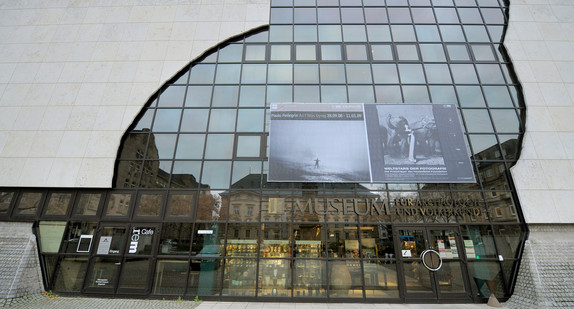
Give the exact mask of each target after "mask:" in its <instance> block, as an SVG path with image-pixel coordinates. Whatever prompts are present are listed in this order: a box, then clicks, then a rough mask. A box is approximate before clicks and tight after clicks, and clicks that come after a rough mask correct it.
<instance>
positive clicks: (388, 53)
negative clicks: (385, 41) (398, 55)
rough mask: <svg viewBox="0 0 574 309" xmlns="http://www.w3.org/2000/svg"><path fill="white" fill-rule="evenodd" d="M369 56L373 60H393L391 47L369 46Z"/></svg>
mask: <svg viewBox="0 0 574 309" xmlns="http://www.w3.org/2000/svg"><path fill="white" fill-rule="evenodd" d="M371 56H372V57H373V60H389V61H391V60H393V50H392V48H391V45H371Z"/></svg>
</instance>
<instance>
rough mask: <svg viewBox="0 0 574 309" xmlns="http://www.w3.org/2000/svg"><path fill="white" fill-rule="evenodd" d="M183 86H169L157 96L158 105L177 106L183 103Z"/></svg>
mask: <svg viewBox="0 0 574 309" xmlns="http://www.w3.org/2000/svg"><path fill="white" fill-rule="evenodd" d="M184 96H185V86H171V87H168V88H167V89H165V90H164V92H162V93H161V94H160V96H159V101H158V103H157V106H158V107H179V106H182V104H183V97H184Z"/></svg>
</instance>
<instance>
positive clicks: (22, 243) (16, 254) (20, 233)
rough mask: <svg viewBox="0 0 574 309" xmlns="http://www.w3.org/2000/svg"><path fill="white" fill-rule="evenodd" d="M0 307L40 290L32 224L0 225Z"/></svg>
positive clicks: (40, 274)
mask: <svg viewBox="0 0 574 309" xmlns="http://www.w3.org/2000/svg"><path fill="white" fill-rule="evenodd" d="M0 269H1V270H2V271H1V272H0V304H2V303H6V302H11V300H12V299H15V300H18V299H20V298H22V297H24V296H27V295H34V294H39V293H41V292H42V290H43V285H42V273H41V270H40V263H39V258H38V249H37V245H36V236H34V234H33V233H32V223H21V222H2V223H0Z"/></svg>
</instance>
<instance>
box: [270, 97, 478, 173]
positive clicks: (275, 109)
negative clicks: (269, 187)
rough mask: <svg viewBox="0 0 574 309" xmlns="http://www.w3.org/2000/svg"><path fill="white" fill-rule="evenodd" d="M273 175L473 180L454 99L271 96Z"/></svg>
mask: <svg viewBox="0 0 574 309" xmlns="http://www.w3.org/2000/svg"><path fill="white" fill-rule="evenodd" d="M270 114H271V122H270V130H269V144H270V149H269V175H268V181H275V182H369V183H415V182H418V183H473V182H476V180H475V178H474V173H473V169H472V165H471V162H470V157H469V154H468V151H467V148H466V144H465V138H464V134H463V132H462V127H461V124H460V120H459V115H458V111H457V109H456V105H454V104H362V103H349V104H325V103H273V104H271V113H270Z"/></svg>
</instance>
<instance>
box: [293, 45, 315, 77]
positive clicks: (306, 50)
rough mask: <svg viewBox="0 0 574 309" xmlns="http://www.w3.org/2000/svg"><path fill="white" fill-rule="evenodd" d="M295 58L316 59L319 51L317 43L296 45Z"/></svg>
mask: <svg viewBox="0 0 574 309" xmlns="http://www.w3.org/2000/svg"><path fill="white" fill-rule="evenodd" d="M295 58H296V59H297V60H303V61H305V60H316V59H317V51H316V50H315V45H296V46H295ZM295 81H296V82H297V81H299V80H298V79H297V66H295Z"/></svg>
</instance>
